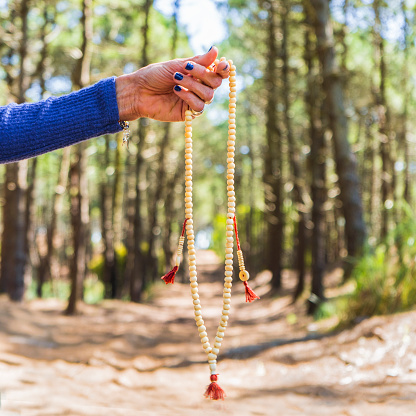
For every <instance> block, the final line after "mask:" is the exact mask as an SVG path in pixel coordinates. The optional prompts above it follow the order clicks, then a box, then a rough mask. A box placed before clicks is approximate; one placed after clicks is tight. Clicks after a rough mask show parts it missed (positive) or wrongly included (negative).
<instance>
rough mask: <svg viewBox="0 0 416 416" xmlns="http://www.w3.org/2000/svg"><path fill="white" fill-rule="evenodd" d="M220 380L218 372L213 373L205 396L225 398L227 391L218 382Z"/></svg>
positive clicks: (212, 398)
mask: <svg viewBox="0 0 416 416" xmlns="http://www.w3.org/2000/svg"><path fill="white" fill-rule="evenodd" d="M217 380H218V375H217V374H212V375H211V384H210V385H209V386H208V387H207V391H206V392H205V394H204V396H205V397H206V398H207V399H208V398H210V399H211V400H220V399H221V400H224V397H225V392H224V390H223V389H222V388H221V387H220V386H219V385H218V384H217V383H216V382H217Z"/></svg>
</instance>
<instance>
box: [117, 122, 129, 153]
mask: <svg viewBox="0 0 416 416" xmlns="http://www.w3.org/2000/svg"><path fill="white" fill-rule="evenodd" d="M119 124H120V126H121V127H122V128H123V143H122V145H124V143H126V146H127V149H128V148H129V138H130V123H129V122H128V121H119Z"/></svg>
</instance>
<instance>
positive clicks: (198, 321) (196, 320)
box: [195, 316, 204, 327]
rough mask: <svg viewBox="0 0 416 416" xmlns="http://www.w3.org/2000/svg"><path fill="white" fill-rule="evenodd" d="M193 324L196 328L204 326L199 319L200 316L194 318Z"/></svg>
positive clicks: (202, 321)
mask: <svg viewBox="0 0 416 416" xmlns="http://www.w3.org/2000/svg"><path fill="white" fill-rule="evenodd" d="M195 323H196V326H198V327H199V326H202V325H204V320H203V319H202V318H201V316H196V317H195Z"/></svg>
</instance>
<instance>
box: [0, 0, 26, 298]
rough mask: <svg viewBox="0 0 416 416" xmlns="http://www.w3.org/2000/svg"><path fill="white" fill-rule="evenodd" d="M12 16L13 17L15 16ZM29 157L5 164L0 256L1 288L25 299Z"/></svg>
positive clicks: (20, 96)
mask: <svg viewBox="0 0 416 416" xmlns="http://www.w3.org/2000/svg"><path fill="white" fill-rule="evenodd" d="M28 14H29V0H22V1H21V3H20V7H19V8H18V16H19V18H20V22H21V28H20V36H21V37H20V43H19V58H20V68H19V75H18V78H17V103H18V104H21V103H23V102H24V101H25V92H26V90H27V87H28V83H29V78H28V76H27V72H26V60H27V48H28V45H27V43H28V34H27V31H28ZM12 20H13V19H12ZM7 75H8V76H7V78H6V79H7V82H8V84H9V89H10V90H12V84H13V81H14V78H13V76H12V75H11V74H7ZM27 166H28V162H27V160H24V161H21V162H17V163H12V164H8V165H6V180H5V184H4V185H5V191H4V194H5V197H6V202H5V204H4V207H3V235H2V253H1V254H2V256H1V281H0V292H2V291H3V292H7V293H8V294H9V297H10V299H12V300H14V301H21V300H23V296H24V290H25V285H24V273H25V267H26V250H27V235H26V190H27V177H26V175H27Z"/></svg>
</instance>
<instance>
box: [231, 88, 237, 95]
mask: <svg viewBox="0 0 416 416" xmlns="http://www.w3.org/2000/svg"><path fill="white" fill-rule="evenodd" d="M230 91H231V92H230V97H235V95H233V96H232V95H231V94H232V93H233V92H236V91H237V87H230Z"/></svg>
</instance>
